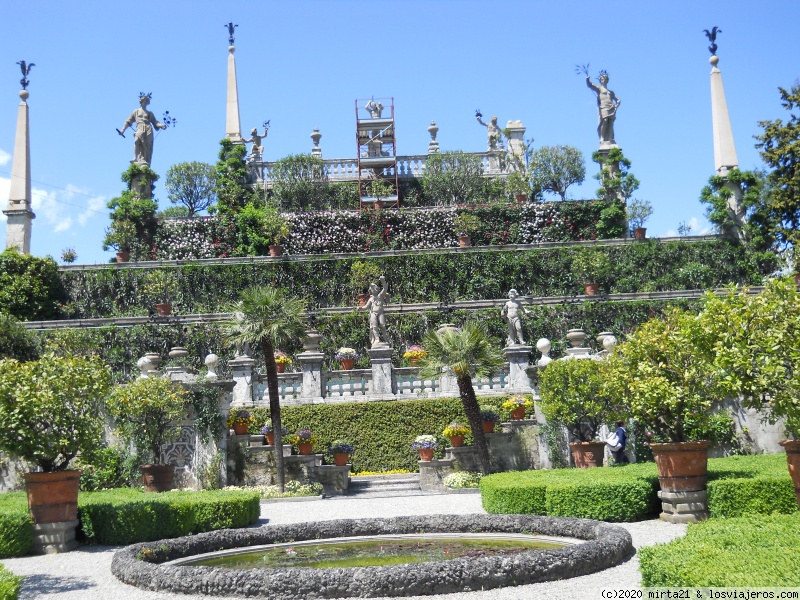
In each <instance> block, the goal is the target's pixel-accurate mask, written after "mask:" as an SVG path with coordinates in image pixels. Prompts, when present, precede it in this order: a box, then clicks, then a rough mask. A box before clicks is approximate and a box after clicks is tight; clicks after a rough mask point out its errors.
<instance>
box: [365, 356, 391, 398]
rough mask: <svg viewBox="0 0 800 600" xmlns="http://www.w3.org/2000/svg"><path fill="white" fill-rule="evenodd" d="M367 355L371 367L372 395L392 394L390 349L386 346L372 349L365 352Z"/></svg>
mask: <svg viewBox="0 0 800 600" xmlns="http://www.w3.org/2000/svg"><path fill="white" fill-rule="evenodd" d="M367 354H369V360H370V363H371V365H372V395H373V396H382V395H391V394H393V393H394V390H393V389H392V348H391V347H390V346H388V345H386V346H377V347H372V348H370V349H369V350H367Z"/></svg>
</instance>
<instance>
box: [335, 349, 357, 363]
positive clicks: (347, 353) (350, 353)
mask: <svg viewBox="0 0 800 600" xmlns="http://www.w3.org/2000/svg"><path fill="white" fill-rule="evenodd" d="M359 356H360V355H359V354H358V352H356V351H355V350H353V349H352V348H345V347H344V346H343V347H341V348H339V349H338V350H337V351H336V354H335V355H334V356H333V357H334V358H335V359H336V360H347V359H353V360H358V359H359Z"/></svg>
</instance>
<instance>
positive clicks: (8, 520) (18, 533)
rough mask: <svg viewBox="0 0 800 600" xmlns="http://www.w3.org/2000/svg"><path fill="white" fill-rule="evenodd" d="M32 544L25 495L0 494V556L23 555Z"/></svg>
mask: <svg viewBox="0 0 800 600" xmlns="http://www.w3.org/2000/svg"><path fill="white" fill-rule="evenodd" d="M32 545H33V520H31V517H30V514H29V513H28V499H27V497H26V496H25V494H24V493H23V492H14V493H7V494H0V558H10V557H12V556H23V555H25V554H27V553H28V551H29V550H30V549H31V546H32ZM0 597H1V596H0Z"/></svg>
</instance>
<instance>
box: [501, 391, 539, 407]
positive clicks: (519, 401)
mask: <svg viewBox="0 0 800 600" xmlns="http://www.w3.org/2000/svg"><path fill="white" fill-rule="evenodd" d="M502 406H503V408H505V409H506V410H515V409H517V408H520V407H523V406H524V407H525V408H530V407H532V406H533V402H531V401H530V399H529V398H528V397H527V396H523V395H521V394H520V395H514V396H509V397H508V400H506V401H505V402H503V405H502Z"/></svg>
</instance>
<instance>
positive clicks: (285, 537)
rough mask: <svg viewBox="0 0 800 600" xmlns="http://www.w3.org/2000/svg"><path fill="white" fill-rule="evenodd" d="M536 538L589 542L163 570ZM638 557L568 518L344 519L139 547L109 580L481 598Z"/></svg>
mask: <svg viewBox="0 0 800 600" xmlns="http://www.w3.org/2000/svg"><path fill="white" fill-rule="evenodd" d="M460 532H461V533H467V532H468V533H480V532H508V533H538V534H542V535H546V536H563V537H571V538H577V539H580V540H585V541H584V542H583V543H581V544H576V545H573V546H567V547H565V548H560V549H556V550H537V551H533V552H526V553H521V554H516V555H514V556H488V557H480V558H461V559H456V560H446V561H435V562H429V563H414V564H413V565H408V564H406V565H391V566H384V567H354V568H346V569H307V568H286V569H252V570H248V571H239V570H233V569H225V568H217V567H199V566H193V567H189V566H166V565H163V564H161V563H164V562H167V561H170V560H175V559H178V558H183V557H186V556H192V555H195V554H203V553H207V552H214V551H218V550H223V549H229V548H241V547H247V546H255V545H260V544H272V543H283V542H289V541H299V540H313V539H329V538H337V537H355V536H369V535H386V534H403V533H460ZM633 553H634V549H633V544H632V542H631V536H630V533H628V531H626V530H625V529H623V528H622V527H619V526H616V525H611V524H608V523H603V522H600V521H592V520H589V519H573V518H566V517H542V516H536V515H483V514H474V515H434V516H414V517H395V518H391V519H342V520H335V521H318V522H307V523H296V524H291V525H274V526H264V527H258V528H245V529H224V530H220V531H214V532H209V533H201V534H198V535H194V536H187V537H181V538H175V539H171V540H159V541H155V542H147V543H142V544H134V545H132V546H127V547H125V548H122V549H120V550H118V551H117V552H116V553H115V554H114V559H113V561H112V563H111V571H112V572H113V573H114V575H115V576H116V577H117V578H118V579H120V580H121V581H123V582H125V583H128V584H131V585H135V586H137V587H139V588H142V589H147V590H156V591H162V592H173V593H183V594H206V595H211V596H232V595H236V596H247V597H261V598H267V597H268V598H274V599H276V600H294V599H301V598H302V599H305V598H334V597H354V596H355V597H380V596H420V595H430V594H445V593H455V592H462V591H477V590H482V589H484V590H485V589H494V588H500V587H510V586H516V585H525V584H530V583H537V582H543V581H554V580H558V579H566V578H569V577H577V576H579V575H588V574H590V573H595V572H597V571H601V570H603V569H607V568H609V567H612V566H615V565H617V564H619V563H621V562H623V561H624V560H626V559H627V558H629V557H630V556H632V555H633Z"/></svg>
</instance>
